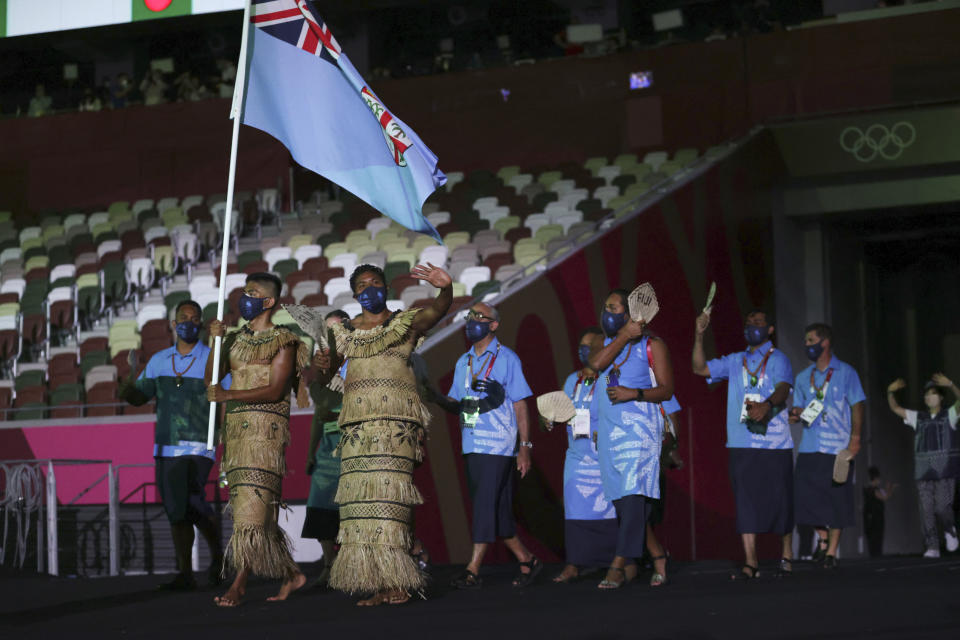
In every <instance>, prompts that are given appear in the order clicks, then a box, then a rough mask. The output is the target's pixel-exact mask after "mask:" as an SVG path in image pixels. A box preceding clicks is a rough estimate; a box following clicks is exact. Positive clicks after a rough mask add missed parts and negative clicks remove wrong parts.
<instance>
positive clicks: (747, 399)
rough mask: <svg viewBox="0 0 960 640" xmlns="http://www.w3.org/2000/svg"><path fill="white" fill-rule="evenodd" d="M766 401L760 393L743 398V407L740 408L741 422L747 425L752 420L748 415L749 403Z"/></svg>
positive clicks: (749, 394)
mask: <svg viewBox="0 0 960 640" xmlns="http://www.w3.org/2000/svg"><path fill="white" fill-rule="evenodd" d="M764 399H765V398H764V397H763V396H761V395H760V394H759V393H748V394H746V395H745V396H743V405H741V406H740V422H743V423H746V422H747V420H749V419H750V415H749V414H748V413H747V403H748V402H763V401H764Z"/></svg>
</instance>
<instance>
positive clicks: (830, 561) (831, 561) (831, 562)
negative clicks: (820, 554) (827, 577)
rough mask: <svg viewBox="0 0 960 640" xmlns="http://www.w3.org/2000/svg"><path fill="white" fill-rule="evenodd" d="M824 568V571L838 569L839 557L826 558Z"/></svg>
mask: <svg viewBox="0 0 960 640" xmlns="http://www.w3.org/2000/svg"><path fill="white" fill-rule="evenodd" d="M823 568H824V569H836V568H837V556H826V557H825V558H824V559H823Z"/></svg>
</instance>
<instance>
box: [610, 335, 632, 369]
mask: <svg viewBox="0 0 960 640" xmlns="http://www.w3.org/2000/svg"><path fill="white" fill-rule="evenodd" d="M632 352H633V343H632V342H631V343H630V348H629V349H627V355H625V356H624V357H623V360H621V361H620V363H619V364H618V363H616V362H615V363H613V372H614V373H616V374H617V375H620V367H622V366H623V365H624V363H625V362H626V361H627V360H629V359H630V354H631V353H632Z"/></svg>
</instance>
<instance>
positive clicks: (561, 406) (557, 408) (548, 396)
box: [537, 391, 577, 424]
mask: <svg viewBox="0 0 960 640" xmlns="http://www.w3.org/2000/svg"><path fill="white" fill-rule="evenodd" d="M537 411H539V412H540V415H541V416H542V417H543V419H544V420H546V421H548V422H557V423H561V424H562V423H564V422H570V421H571V420H573V418H574V416H576V415H577V409H576V407H574V406H573V400H571V399H570V396H568V395H567V394H565V393H564V392H563V391H551V392H550V393H545V394H543V395H542V396H540V397H538V398H537Z"/></svg>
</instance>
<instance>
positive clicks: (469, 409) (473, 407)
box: [460, 396, 480, 429]
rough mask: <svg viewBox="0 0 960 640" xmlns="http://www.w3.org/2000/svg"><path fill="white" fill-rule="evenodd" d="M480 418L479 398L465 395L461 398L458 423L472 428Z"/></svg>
mask: <svg viewBox="0 0 960 640" xmlns="http://www.w3.org/2000/svg"><path fill="white" fill-rule="evenodd" d="M479 419H480V400H479V399H478V398H474V397H473V396H467V397H466V398H464V399H463V410H462V411H461V412H460V424H462V425H463V426H464V427H467V428H469V429H473V427H474V426H476V424H477V420H479Z"/></svg>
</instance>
